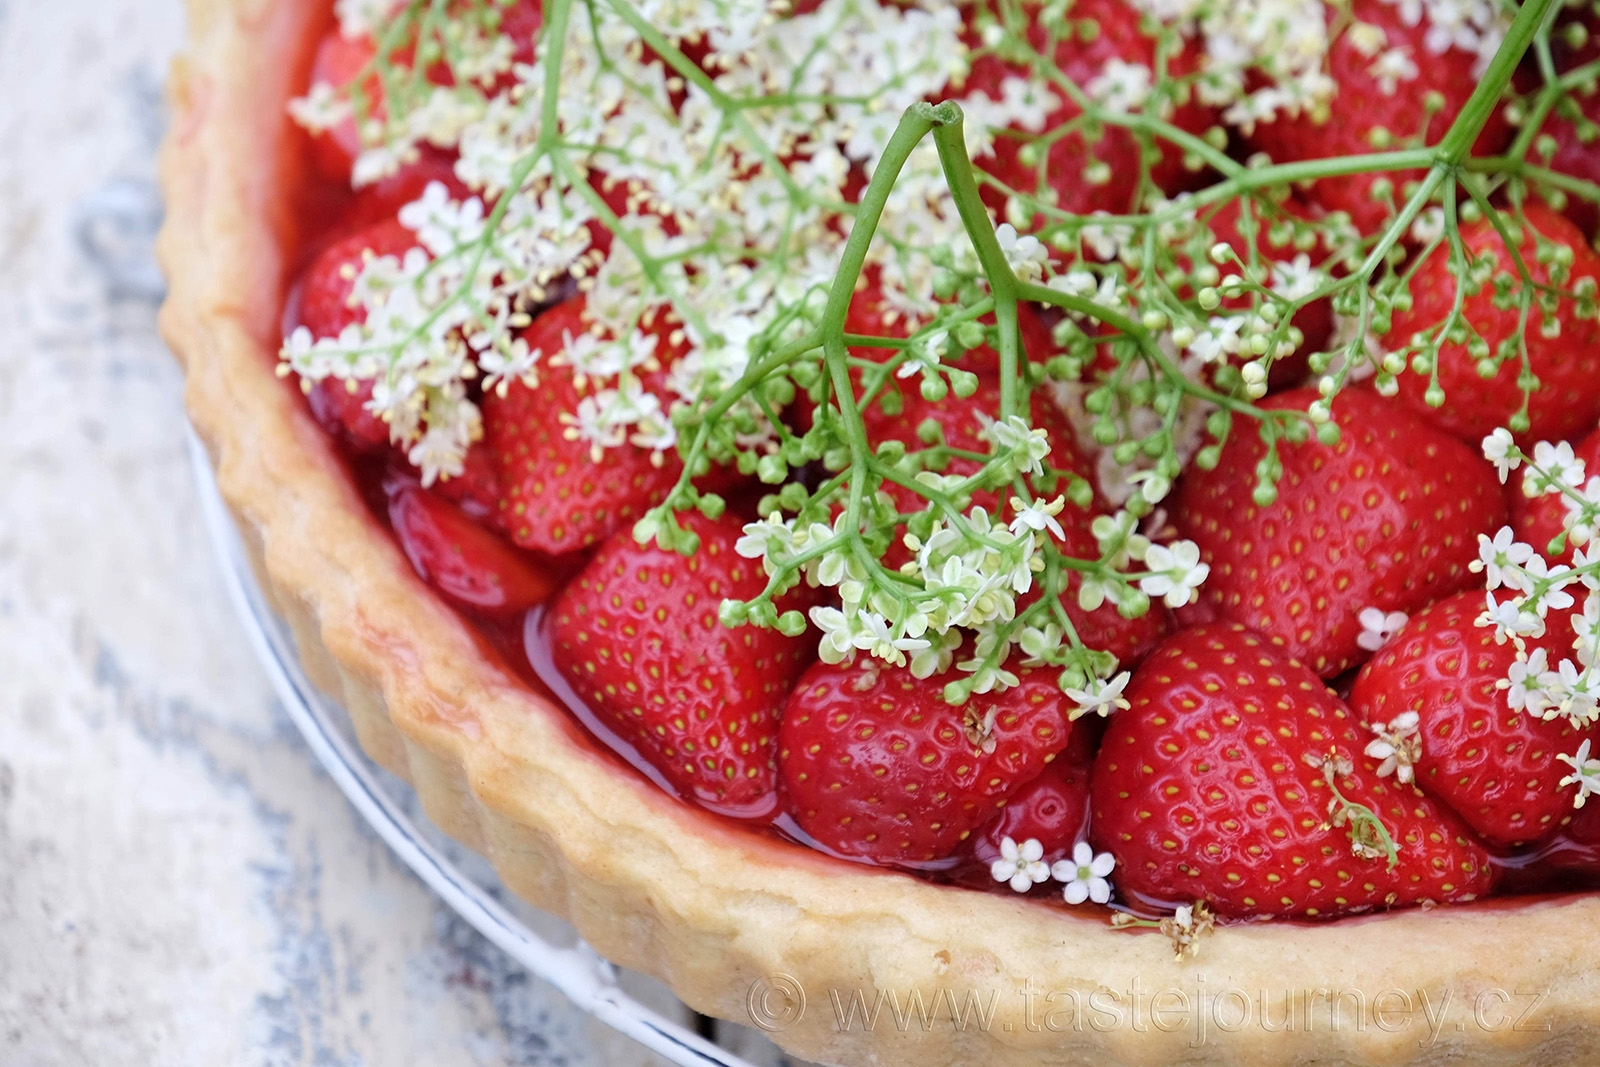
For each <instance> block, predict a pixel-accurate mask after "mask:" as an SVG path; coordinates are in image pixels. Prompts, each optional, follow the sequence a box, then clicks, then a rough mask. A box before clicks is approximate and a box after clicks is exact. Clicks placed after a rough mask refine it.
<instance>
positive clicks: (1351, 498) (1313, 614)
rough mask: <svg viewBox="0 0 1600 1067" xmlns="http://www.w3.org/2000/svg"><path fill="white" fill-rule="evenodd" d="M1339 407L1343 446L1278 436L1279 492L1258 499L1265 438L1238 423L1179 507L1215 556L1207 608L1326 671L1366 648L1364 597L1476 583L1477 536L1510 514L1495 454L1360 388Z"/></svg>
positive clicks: (1373, 603) (1393, 598)
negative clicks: (1489, 458) (1492, 461)
mask: <svg viewBox="0 0 1600 1067" xmlns="http://www.w3.org/2000/svg"><path fill="white" fill-rule="evenodd" d="M1316 397H1317V394H1316V393H1315V392H1313V391H1311V390H1308V389H1297V390H1293V391H1290V392H1287V393H1279V394H1277V395H1276V396H1272V397H1268V398H1267V399H1266V400H1265V401H1263V402H1262V404H1261V406H1262V407H1264V408H1268V409H1276V410H1300V411H1304V410H1306V408H1307V407H1308V406H1309V405H1310V404H1311V402H1312V401H1313V400H1315V399H1316ZM1333 417H1334V421H1335V422H1337V423H1338V425H1339V428H1340V430H1341V431H1342V436H1341V437H1340V440H1339V443H1338V444H1337V445H1334V446H1332V447H1329V446H1327V445H1323V444H1320V443H1318V442H1317V441H1316V440H1315V439H1312V440H1310V441H1307V442H1306V443H1305V444H1302V445H1291V444H1288V443H1287V442H1280V444H1279V447H1278V458H1279V460H1280V462H1281V463H1282V465H1283V474H1282V476H1281V478H1280V479H1279V480H1278V499H1277V500H1276V501H1275V502H1274V503H1272V504H1269V505H1267V506H1265V507H1262V506H1260V505H1258V504H1256V503H1254V502H1253V499H1252V493H1253V491H1254V490H1255V487H1256V465H1257V463H1258V462H1259V461H1260V460H1261V459H1262V457H1263V455H1264V453H1265V446H1264V445H1263V444H1262V442H1261V439H1260V437H1259V435H1257V434H1256V433H1255V432H1254V427H1252V426H1244V425H1240V426H1236V427H1235V428H1234V430H1233V433H1232V434H1231V435H1229V437H1228V441H1227V443H1226V445H1224V447H1223V449H1222V456H1221V459H1220V461H1219V462H1218V464H1217V466H1216V468H1215V469H1214V470H1210V471H1206V470H1200V469H1198V468H1196V469H1194V470H1191V471H1190V472H1188V473H1187V474H1185V476H1184V477H1183V479H1182V480H1181V481H1180V484H1179V486H1178V491H1177V494H1176V498H1175V503H1174V507H1173V522H1174V523H1175V525H1176V526H1177V528H1178V530H1179V531H1180V532H1181V534H1182V535H1183V536H1184V537H1187V538H1192V539H1193V540H1194V541H1195V542H1196V543H1197V544H1198V545H1199V546H1200V551H1201V558H1202V559H1203V560H1204V561H1205V562H1206V563H1208V564H1210V565H1211V575H1210V577H1209V578H1208V579H1207V580H1206V583H1205V584H1204V585H1203V586H1201V587H1200V595H1201V603H1202V604H1203V605H1205V608H1204V610H1206V611H1208V612H1210V613H1211V617H1214V618H1216V619H1219V620H1232V621H1235V622H1241V623H1244V624H1245V625H1247V626H1251V627H1253V628H1255V629H1257V630H1260V631H1261V632H1262V633H1265V634H1268V635H1270V636H1277V637H1281V638H1283V639H1284V640H1285V641H1286V642H1287V644H1286V651H1287V652H1288V654H1289V655H1292V656H1294V657H1295V658H1297V659H1299V660H1301V661H1302V662H1304V663H1305V664H1306V665H1307V666H1309V667H1311V668H1312V669H1313V670H1315V671H1316V672H1317V673H1319V674H1321V675H1323V676H1324V677H1332V676H1333V675H1336V674H1338V673H1339V672H1340V671H1343V670H1345V669H1346V668H1347V667H1351V666H1354V665H1355V664H1357V663H1359V662H1361V660H1362V659H1364V658H1365V653H1364V652H1362V650H1361V649H1360V647H1359V646H1358V644H1357V638H1358V637H1359V636H1360V634H1361V624H1360V621H1359V618H1358V617H1359V615H1360V613H1361V610H1362V609H1363V608H1368V607H1375V608H1380V609H1382V610H1383V611H1385V612H1390V611H1403V612H1406V613H1407V614H1410V613H1411V612H1415V611H1417V610H1419V609H1421V608H1422V607H1423V606H1425V605H1426V604H1428V603H1429V602H1431V601H1433V600H1437V599H1438V598H1440V597H1443V596H1448V595H1450V594H1451V593H1454V592H1457V591H1458V590H1461V589H1465V588H1467V587H1469V586H1471V585H1473V584H1475V578H1474V576H1473V575H1472V573H1471V572H1470V571H1469V570H1468V569H1467V568H1468V566H1469V565H1470V564H1471V563H1472V562H1473V560H1475V559H1477V556H1478V551H1477V534H1479V533H1492V532H1493V531H1494V530H1496V529H1498V528H1499V527H1500V526H1502V525H1503V524H1504V523H1505V520H1506V505H1505V497H1504V494H1503V493H1502V492H1501V487H1500V484H1499V481H1498V480H1497V479H1496V477H1495V474H1494V471H1493V470H1492V469H1491V468H1490V467H1489V465H1488V463H1487V462H1485V461H1484V460H1483V459H1482V458H1481V457H1479V456H1478V455H1477V454H1476V453H1475V452H1474V451H1473V450H1472V449H1470V448H1468V447H1467V446H1466V445H1463V444H1462V443H1461V442H1459V441H1457V440H1456V439H1455V438H1453V437H1450V436H1449V435H1448V434H1445V433H1443V432H1441V431H1439V430H1436V429H1434V428H1433V427H1431V426H1428V425H1427V424H1425V423H1423V422H1422V421H1421V420H1419V419H1417V418H1416V417H1415V416H1413V415H1411V414H1410V413H1409V412H1408V411H1407V410H1406V409H1405V408H1403V407H1401V406H1399V405H1396V404H1393V403H1390V402H1386V401H1384V400H1383V399H1382V398H1380V397H1378V396H1375V395H1374V394H1372V393H1370V392H1367V391H1364V390H1358V389H1351V390H1346V391H1345V392H1343V393H1341V394H1339V396H1338V398H1337V399H1336V400H1335V402H1334V405H1333Z"/></svg>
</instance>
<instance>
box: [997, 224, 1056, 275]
mask: <svg viewBox="0 0 1600 1067" xmlns="http://www.w3.org/2000/svg"><path fill="white" fill-rule="evenodd" d="M994 236H995V240H996V241H998V242H999V244H1000V251H1001V252H1002V253H1003V254H1004V255H1005V257H1006V262H1007V263H1009V264H1010V265H1011V269H1012V270H1013V271H1015V272H1016V275H1017V277H1019V278H1021V279H1022V280H1023V281H1025V282H1032V281H1038V280H1039V278H1040V277H1042V276H1043V275H1044V267H1045V264H1046V263H1047V262H1048V261H1049V259H1050V254H1049V252H1047V251H1046V250H1045V247H1044V245H1042V244H1040V243H1039V239H1038V238H1036V237H1033V236H1032V235H1025V236H1021V237H1019V236H1017V229H1016V227H1015V226H1013V225H1011V223H1009V222H1002V223H1001V224H1000V225H999V227H998V228H996V229H995V231H994Z"/></svg>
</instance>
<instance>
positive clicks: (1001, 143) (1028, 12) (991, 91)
mask: <svg viewBox="0 0 1600 1067" xmlns="http://www.w3.org/2000/svg"><path fill="white" fill-rule="evenodd" d="M990 10H992V11H995V12H996V17H1002V16H1000V14H999V12H1000V11H1001V10H1004V11H1006V12H1007V13H1009V14H1012V15H1014V16H1016V17H1018V18H1019V19H1025V20H1026V24H1025V26H1023V27H1019V28H1020V29H1022V30H1024V32H1025V33H1026V35H1027V38H1028V43H1029V45H1031V46H1032V48H1033V49H1035V50H1036V51H1038V52H1039V53H1041V54H1042V55H1045V56H1048V57H1049V58H1050V60H1051V61H1052V62H1053V64H1054V66H1055V67H1056V68H1057V69H1058V70H1059V71H1060V72H1061V74H1063V75H1064V76H1065V77H1067V78H1069V79H1071V81H1072V82H1074V83H1075V84H1076V85H1078V86H1079V87H1087V89H1088V91H1089V92H1090V93H1096V92H1101V93H1116V92H1117V91H1118V88H1117V85H1118V82H1119V80H1124V79H1125V80H1126V82H1127V83H1128V84H1135V83H1136V79H1135V76H1134V75H1133V74H1132V71H1134V70H1136V69H1137V68H1143V70H1144V72H1149V71H1152V70H1154V69H1155V67H1156V66H1157V64H1158V62H1159V63H1164V64H1165V66H1166V70H1167V72H1168V74H1170V75H1172V76H1173V77H1174V78H1178V79H1182V78H1185V77H1192V76H1193V75H1195V73H1196V72H1197V70H1198V67H1199V50H1198V49H1196V48H1194V47H1192V46H1190V45H1188V44H1187V43H1184V42H1183V39H1182V38H1179V41H1180V44H1179V47H1178V48H1176V49H1175V50H1167V51H1166V53H1165V54H1164V55H1162V56H1161V57H1160V59H1159V60H1158V58H1157V55H1156V52H1157V46H1158V41H1157V39H1156V38H1155V37H1154V36H1152V35H1150V34H1149V33H1147V32H1146V27H1145V25H1144V24H1143V18H1142V16H1141V15H1140V14H1139V12H1138V11H1137V10H1136V8H1135V6H1134V5H1132V4H1128V3H1125V2H1124V0H1077V2H1076V3H1074V4H1073V5H1072V6H1071V7H1070V9H1068V11H1067V14H1068V15H1069V19H1070V21H1069V22H1068V25H1067V28H1066V29H1064V30H1053V29H1052V28H1050V26H1051V22H1052V20H1051V19H1049V18H1048V17H1041V8H1040V6H1039V5H1035V4H1029V5H1019V6H1018V7H1017V8H1015V9H1010V8H1006V7H1004V5H998V6H991V7H990ZM1057 19H1058V20H1059V16H1057ZM1078 27H1088V29H1085V30H1079V29H1078ZM1013 79H1018V80H1019V82H1020V84H1028V83H1031V85H1032V88H1031V89H1030V90H1029V91H1031V92H1035V93H1040V92H1041V91H1045V90H1046V89H1047V86H1046V85H1041V84H1040V79H1039V77H1038V76H1037V75H1036V74H1035V73H1034V72H1033V70H1032V69H1031V68H1030V67H1029V66H1027V65H1026V63H1025V62H1023V61H1021V60H1020V59H1019V58H1017V57H1005V56H1001V55H997V54H995V53H993V52H987V51H980V52H979V54H978V56H977V58H976V59H974V61H973V63H972V73H971V75H970V76H969V77H968V78H967V84H966V90H967V92H968V93H969V94H981V95H983V96H986V97H988V98H989V99H990V100H1003V99H1006V98H1007V89H1008V88H1014V87H1015V86H1016V85H1017V84H1018V82H1013V83H1012V86H1010V87H1008V85H1007V83H1008V82H1011V81H1012V80H1013ZM1048 91H1049V92H1051V93H1052V94H1053V95H1054V97H1055V98H1056V101H1057V102H1056V105H1055V106H1054V107H1053V108H1052V109H1051V110H1050V111H1049V112H1048V114H1046V115H1045V117H1044V121H1043V123H1042V125H1041V126H1040V127H1038V128H1037V129H1034V130H1032V131H1027V130H999V131H995V132H994V134H993V150H992V154H987V153H981V152H980V153H978V154H976V155H975V157H974V163H975V164H976V165H977V166H978V168H979V169H980V170H984V171H986V172H988V173H989V174H990V175H992V176H993V177H994V178H995V179H997V180H998V181H999V182H1001V183H1002V184H1003V185H1005V186H1006V187H1009V188H1011V189H1015V190H1017V191H1018V192H1023V193H1028V194H1031V195H1035V196H1039V197H1041V198H1043V199H1046V200H1048V201H1051V202H1052V203H1053V204H1054V206H1056V207H1058V208H1060V209H1061V210H1062V211H1070V212H1072V213H1074V214H1083V215H1087V214H1090V213H1091V212H1095V211H1107V212H1110V213H1112V214H1122V213H1124V212H1126V211H1128V210H1129V209H1130V208H1131V207H1133V205H1134V201H1135V198H1136V196H1137V194H1138V193H1139V184H1140V183H1139V175H1140V172H1141V157H1142V156H1143V154H1144V153H1145V152H1146V151H1150V152H1151V153H1152V155H1153V157H1154V158H1153V159H1152V161H1151V162H1150V165H1149V176H1150V179H1151V181H1152V182H1153V183H1154V185H1155V187H1156V189H1157V190H1158V191H1161V192H1165V193H1168V194H1172V193H1176V192H1178V191H1180V190H1182V189H1184V188H1186V187H1188V186H1191V185H1193V184H1194V182H1195V180H1196V177H1197V175H1196V174H1195V173H1193V172H1191V171H1189V170H1187V169H1186V168H1185V167H1184V164H1183V153H1182V152H1181V151H1180V150H1178V149H1177V148H1175V147H1173V146H1171V145H1168V144H1163V143H1162V142H1161V141H1160V140H1159V139H1154V141H1153V143H1152V144H1151V145H1150V146H1149V147H1148V148H1147V147H1146V146H1145V144H1144V143H1143V142H1141V140H1140V139H1139V138H1138V137H1137V136H1136V135H1134V134H1133V133H1132V132H1130V131H1129V130H1127V129H1124V128H1122V127H1118V126H1111V127H1105V128H1100V127H1096V128H1094V129H1093V130H1092V132H1090V131H1087V130H1085V129H1083V128H1082V127H1081V124H1080V127H1079V128H1077V129H1074V128H1072V127H1071V126H1070V125H1069V126H1068V129H1067V132H1066V133H1065V134H1064V135H1063V136H1060V137H1057V138H1055V139H1053V140H1052V141H1051V142H1050V143H1049V145H1048V148H1047V149H1046V150H1045V151H1043V152H1040V153H1038V157H1037V158H1031V157H1030V154H1029V151H1027V150H1025V149H1026V146H1027V145H1029V143H1030V142H1031V141H1033V140H1034V139H1035V137H1034V135H1036V134H1037V133H1038V130H1039V129H1046V130H1049V129H1055V128H1057V127H1059V126H1061V125H1062V124H1063V123H1070V122H1071V121H1072V120H1073V119H1074V118H1075V117H1077V116H1081V115H1082V114H1083V112H1082V109H1080V108H1079V107H1078V105H1077V104H1076V103H1074V102H1073V101H1072V100H1071V98H1070V97H1069V95H1068V94H1067V93H1066V92H1065V91H1063V90H1061V89H1060V88H1059V87H1057V86H1048ZM1143 106H1144V107H1146V108H1148V109H1149V110H1150V112H1151V113H1153V114H1159V115H1160V116H1161V117H1162V118H1164V119H1166V120H1167V121H1168V122H1171V123H1172V124H1173V125H1175V126H1177V127H1178V128H1180V129H1182V130H1186V131H1187V132H1189V133H1192V134H1196V135H1199V134H1202V133H1204V132H1205V131H1206V130H1207V129H1208V128H1210V127H1211V126H1213V125H1214V124H1215V123H1216V113H1215V112H1214V111H1213V110H1211V109H1210V108H1208V107H1206V106H1204V105H1202V104H1200V103H1199V102H1198V101H1197V100H1195V99H1194V97H1193V96H1192V95H1188V94H1185V98H1184V99H1183V100H1182V101H1181V102H1180V101H1176V100H1168V101H1155V100H1150V101H1146V102H1145V103H1144V104H1143ZM982 192H983V194H984V197H985V199H986V200H987V201H988V202H989V205H990V207H991V208H992V209H994V210H996V211H1001V210H1003V209H1004V203H1003V201H1004V199H1005V196H1004V194H1003V193H1002V192H1001V190H1000V189H998V188H996V187H995V186H993V185H990V184H988V183H985V184H984V185H983V186H982Z"/></svg>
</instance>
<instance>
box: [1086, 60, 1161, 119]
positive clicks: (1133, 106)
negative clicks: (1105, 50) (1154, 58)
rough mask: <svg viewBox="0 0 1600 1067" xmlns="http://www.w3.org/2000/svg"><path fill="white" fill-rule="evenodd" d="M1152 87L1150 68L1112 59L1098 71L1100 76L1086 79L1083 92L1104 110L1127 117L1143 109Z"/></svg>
mask: <svg viewBox="0 0 1600 1067" xmlns="http://www.w3.org/2000/svg"><path fill="white" fill-rule="evenodd" d="M1152 85H1153V78H1152V76H1151V73H1150V68H1149V67H1146V66H1144V65H1143V64H1139V63H1128V62H1125V61H1124V60H1121V59H1117V58H1114V57H1113V58H1112V59H1108V60H1107V61H1106V64H1105V66H1103V67H1101V68H1100V73H1099V74H1096V75H1095V76H1094V77H1093V78H1091V79H1089V83H1088V84H1087V85H1085V86H1084V91H1085V92H1087V93H1088V94H1089V95H1090V96H1091V97H1093V98H1094V99H1095V100H1098V101H1099V102H1100V103H1101V104H1102V105H1104V106H1105V108H1106V110H1108V111H1115V112H1118V113H1121V114H1128V113H1130V112H1133V111H1138V110H1140V109H1141V108H1143V107H1144V104H1145V101H1146V100H1148V99H1149V98H1150V89H1151V86H1152Z"/></svg>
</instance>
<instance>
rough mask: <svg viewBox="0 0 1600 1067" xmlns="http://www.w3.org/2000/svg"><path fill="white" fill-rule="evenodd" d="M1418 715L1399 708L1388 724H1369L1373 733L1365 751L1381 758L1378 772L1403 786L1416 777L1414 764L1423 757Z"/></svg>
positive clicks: (1375, 757)
mask: <svg viewBox="0 0 1600 1067" xmlns="http://www.w3.org/2000/svg"><path fill="white" fill-rule="evenodd" d="M1420 721H1421V717H1420V716H1419V715H1418V714H1417V713H1416V712H1414V711H1402V712H1401V713H1400V714H1399V715H1396V716H1395V717H1394V718H1393V719H1390V720H1389V721H1388V722H1387V723H1368V724H1367V729H1369V730H1371V731H1372V732H1373V733H1374V734H1375V735H1377V736H1375V737H1374V738H1373V739H1372V740H1371V741H1368V742H1367V747H1366V750H1365V751H1366V754H1367V755H1368V756H1371V757H1372V758H1373V759H1375V760H1380V761H1381V762H1380V763H1379V764H1378V770H1377V775H1378V777H1379V778H1387V777H1389V775H1391V774H1392V775H1394V776H1395V780H1396V781H1398V782H1400V783H1401V784H1402V785H1409V784H1410V783H1411V781H1412V780H1413V779H1414V778H1415V777H1416V763H1417V760H1419V759H1421V758H1422V732H1421V728H1420Z"/></svg>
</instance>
